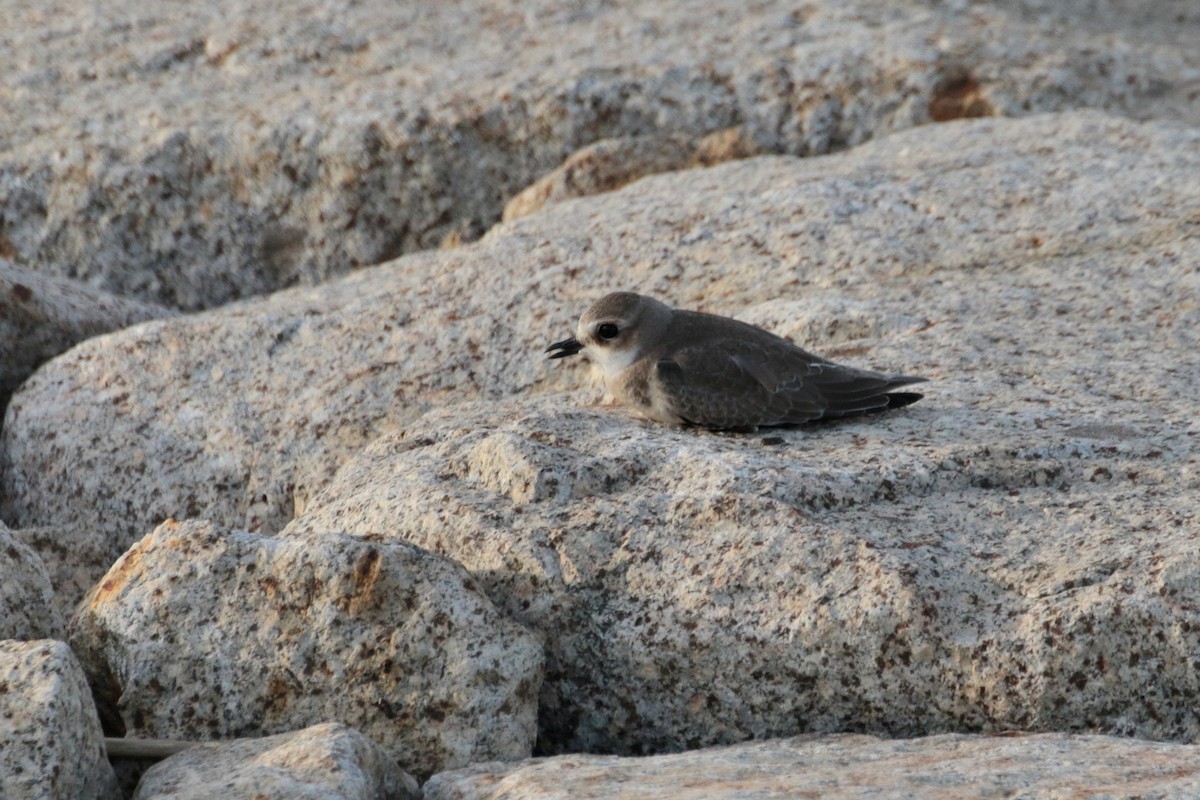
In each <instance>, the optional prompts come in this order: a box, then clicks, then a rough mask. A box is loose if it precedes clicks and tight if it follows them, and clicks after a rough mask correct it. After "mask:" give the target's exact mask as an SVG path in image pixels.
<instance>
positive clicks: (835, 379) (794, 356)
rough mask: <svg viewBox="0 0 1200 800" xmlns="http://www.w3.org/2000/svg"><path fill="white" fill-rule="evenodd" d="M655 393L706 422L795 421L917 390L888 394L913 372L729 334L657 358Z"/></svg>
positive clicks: (853, 410) (882, 404)
mask: <svg viewBox="0 0 1200 800" xmlns="http://www.w3.org/2000/svg"><path fill="white" fill-rule="evenodd" d="M655 377H656V379H657V383H658V386H659V390H660V391H661V392H662V394H663V399H664V400H665V401H666V403H667V404H668V405H669V406H670V408H671V410H672V411H673V412H674V413H675V414H676V415H677V416H679V417H680V418H681V419H683V420H684V421H686V422H690V423H693V424H696V425H703V426H705V427H710V428H754V427H757V426H760V425H796V424H801V423H804V422H812V421H814V420H818V419H823V418H826V417H844V416H849V415H853V414H864V413H869V412H871V411H879V410H883V409H885V408H890V407H894V406H898V405H906V404H907V403H910V402H913V400H915V399H916V398H918V397H919V395H911V394H903V395H890V394H889V392H891V391H893V390H895V389H896V388H898V387H901V386H905V385H908V384H910V383H916V382H918V381H920V380H922V379H921V378H912V377H908V376H899V375H884V374H882V373H878V372H871V371H869V370H862V369H855V368H854V367H846V366H842V365H839V364H833V363H831V362H829V361H826V360H824V359H822V358H819V357H817V356H814V355H812V354H811V353H808V352H806V351H804V350H801V349H800V348H798V347H796V346H794V345H792V344H790V343H786V342H775V341H769V340H768V341H746V340H738V339H729V340H725V341H720V342H707V343H705V344H704V345H702V346H693V347H684V348H681V349H680V350H678V351H676V352H675V353H673V354H671V356H670V357H669V358H663V359H660V360H659V361H658V363H657V364H656V367H655Z"/></svg>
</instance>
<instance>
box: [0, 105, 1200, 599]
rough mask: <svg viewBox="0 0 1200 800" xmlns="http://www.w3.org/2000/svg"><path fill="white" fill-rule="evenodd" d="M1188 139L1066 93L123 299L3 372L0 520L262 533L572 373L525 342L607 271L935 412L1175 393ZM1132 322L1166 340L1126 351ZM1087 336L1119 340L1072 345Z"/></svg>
mask: <svg viewBox="0 0 1200 800" xmlns="http://www.w3.org/2000/svg"><path fill="white" fill-rule="evenodd" d="M1198 152H1200V138H1198V137H1197V135H1196V134H1195V133H1194V132H1189V131H1187V130H1184V129H1181V128H1178V127H1176V126H1173V125H1168V124H1161V123H1145V124H1137V123H1131V122H1128V121H1124V120H1119V119H1114V118H1110V117H1106V116H1104V115H1100V114H1093V113H1077V114H1063V115H1052V116H1043V117H1035V118H1030V119H1025V120H1001V119H992V120H979V121H971V122H963V123H958V124H955V125H940V126H936V127H930V128H924V129H922V130H920V131H913V132H909V133H901V134H896V135H894V136H892V137H888V138H886V139H880V140H877V141H875V142H872V143H870V144H867V145H864V146H862V147H860V148H857V149H856V150H854V151H852V152H848V153H844V154H840V155H837V156H830V157H823V158H811V159H794V158H788V157H778V158H758V159H750V160H746V161H740V162H736V163H732V164H726V165H721V166H717V167H714V168H711V169H706V170H690V171H686V172H679V173H670V174H667V175H660V176H653V177H650V178H646V179H643V180H641V181H639V182H637V183H636V184H633V185H631V186H628V187H626V188H624V189H622V190H620V191H617V192H612V193H609V194H605V195H600V196H596V197H592V198H587V199H585V200H579V201H576V202H572V203H565V204H560V205H557V206H555V207H553V208H550V209H546V210H544V211H542V212H541V213H539V214H537V215H535V216H533V217H529V218H526V219H523V220H519V221H517V222H514V223H511V224H508V225H506V226H503V227H501V228H498V229H497V230H496V231H494V232H493V233H492V234H490V235H489V236H488V237H486V238H485V239H484V240H483V241H481V242H478V243H476V244H474V245H472V246H469V247H463V248H458V249H456V250H452V251H446V252H438V253H425V254H418V255H414V256H410V257H406V258H403V259H400V260H398V261H395V262H393V263H391V264H388V265H385V266H382V267H378V268H375V269H370V270H363V271H360V272H359V273H357V274H355V275H353V276H350V277H347V278H344V279H342V280H339V281H335V282H331V283H329V284H327V285H325V286H322V287H319V288H315V289H298V290H290V291H287V292H281V293H278V294H276V295H273V296H271V297H269V298H265V299H263V300H260V301H254V302H246V303H242V304H239V305H236V306H232V307H230V308H228V309H223V310H220V311H215V312H209V313H205V314H199V315H195V316H190V317H184V318H179V319H172V320H158V321H153V322H148V323H144V324H142V325H139V326H136V327H135V328H133V329H130V330H126V331H122V332H119V333H116V334H113V335H111V336H107V337H103V338H101V339H97V340H92V341H88V342H84V343H82V344H81V345H79V346H77V347H76V348H75V349H73V350H72V351H71V352H70V353H67V354H64V355H63V356H61V357H59V358H58V359H55V360H54V361H52V362H50V363H49V364H47V365H45V366H44V367H43V368H42V369H41V370H39V371H38V373H36V374H35V375H34V376H32V377H31V378H30V379H29V380H28V381H27V382H26V383H25V384H24V385H23V387H22V388H21V390H20V391H19V392H18V393H17V394H16V395H15V396H14V398H13V401H12V403H11V405H10V409H9V412H8V417H7V420H6V423H5V427H4V431H3V434H2V436H3V439H2V440H0V517H2V518H3V519H5V521H7V522H8V523H9V524H10V525H12V526H14V527H20V528H32V527H40V526H50V527H59V528H66V529H72V528H73V529H79V530H83V529H87V530H92V531H98V532H100V533H101V534H103V535H104V536H106V537H108V540H109V547H110V551H109V558H110V559H111V560H115V559H116V558H117V557H118V556H119V555H120V554H121V553H122V552H123V551H124V549H125V548H127V547H128V546H129V545H130V544H132V543H133V542H134V541H136V540H137V539H138V538H139V537H141V536H142V535H144V533H145V532H146V531H147V530H150V529H152V528H153V526H154V525H157V524H158V523H159V522H161V521H162V520H163V519H167V518H172V517H174V518H188V517H198V516H203V517H206V518H210V519H212V520H214V521H215V522H216V523H217V524H219V525H222V526H225V527H231V528H234V527H236V528H245V529H248V530H251V531H254V532H262V533H272V532H275V531H278V530H280V529H281V528H283V527H284V526H285V525H286V524H287V523H288V522H289V521H290V520H291V519H292V518H294V517H295V516H297V515H298V514H299V513H300V512H302V511H303V509H304V507H305V505H306V504H307V502H308V501H309V499H310V498H311V497H313V496H315V495H316V494H317V493H319V492H320V491H321V490H322V488H323V487H324V486H326V485H327V484H328V483H329V481H330V479H331V477H332V476H333V475H334V474H335V472H336V471H337V469H338V468H339V467H340V466H341V465H343V464H344V463H345V462H346V461H347V459H349V458H350V457H351V456H353V455H354V454H355V453H357V452H358V451H359V450H361V448H362V447H363V446H365V445H366V444H367V443H368V442H370V441H371V440H373V439H374V438H376V437H377V436H379V435H380V434H382V433H385V432H387V431H389V430H394V429H397V428H400V427H403V426H405V425H408V424H410V423H412V422H413V420H415V419H416V418H417V417H419V416H420V415H421V414H423V413H425V412H426V411H429V410H431V409H436V408H440V407H444V406H446V405H448V404H453V403H455V402H459V401H463V400H470V399H474V398H487V399H490V400H496V399H500V398H503V397H506V396H510V395H513V394H528V393H534V392H542V391H561V390H565V389H567V388H569V387H572V386H578V385H580V384H581V383H582V381H583V370H582V369H572V368H569V367H564V366H563V365H560V364H558V363H557V362H554V363H553V364H550V365H547V364H546V363H545V362H544V361H543V359H542V357H541V351H542V349H543V348H544V347H545V345H546V344H547V343H548V342H550V341H554V340H556V339H559V338H562V337H563V336H564V335H566V334H567V333H569V332H570V331H571V330H572V329H573V327H574V322H575V320H576V319H577V318H578V315H579V314H580V313H581V311H582V310H583V309H584V308H586V306H587V304H588V303H589V302H591V301H592V300H594V299H596V298H597V297H599V296H601V295H602V294H604V293H605V292H607V291H610V290H613V289H619V288H630V289H636V290H638V291H642V292H645V293H648V294H652V295H655V296H657V297H659V298H661V299H663V300H666V301H668V302H671V303H673V304H676V305H682V306H685V307H694V308H701V309H704V310H709V311H716V312H719V313H724V314H741V315H742V316H744V317H745V318H746V319H747V320H748V321H751V322H754V323H756V324H761V325H765V326H768V327H771V328H772V329H774V330H776V331H777V332H779V333H782V334H785V335H789V336H792V337H794V338H795V339H796V340H797V341H798V342H800V343H801V344H802V345H804V346H806V347H809V348H810V349H814V350H817V351H819V352H822V353H824V354H825V355H829V356H832V357H835V358H840V359H841V360H848V361H851V362H854V363H861V364H862V365H864V366H875V367H879V368H887V369H903V370H905V371H909V372H922V371H923V372H925V373H927V374H929V375H931V376H933V377H943V376H944V377H947V378H950V379H952V380H953V381H956V382H966V383H967V384H968V385H969V386H971V387H972V388H971V390H970V391H969V392H967V393H965V394H964V395H963V396H962V399H961V400H960V401H959V403H960V407H963V408H970V407H972V406H976V405H977V404H978V403H986V402H988V399H989V397H992V396H994V395H996V393H997V392H1000V393H1004V392H1011V391H1018V390H1019V389H1021V388H1024V389H1026V390H1027V391H1028V392H1032V393H1033V394H1032V395H1022V396H1021V397H1022V398H1023V399H1021V401H1020V404H1019V405H1018V408H1030V407H1040V406H1039V405H1037V404H1045V405H1046V406H1047V411H1048V412H1054V413H1061V412H1058V411H1056V409H1058V408H1061V406H1062V403H1063V402H1064V401H1063V399H1062V397H1061V395H1062V394H1063V393H1064V392H1070V393H1076V394H1077V395H1078V396H1077V399H1076V400H1075V401H1074V404H1073V406H1072V407H1073V408H1075V409H1076V410H1075V411H1073V412H1070V413H1072V414H1075V415H1076V416H1078V417H1079V418H1081V419H1084V420H1090V421H1092V422H1095V421H1096V420H1099V422H1097V424H1109V423H1110V422H1111V423H1113V424H1118V423H1119V422H1120V419H1119V416H1120V414H1123V413H1125V412H1124V411H1122V412H1120V414H1118V412H1117V411H1116V409H1117V408H1118V407H1121V408H1125V407H1128V408H1129V409H1131V411H1132V412H1133V413H1135V414H1136V415H1144V414H1146V413H1148V410H1149V409H1154V408H1156V407H1157V404H1159V403H1160V402H1167V403H1175V404H1176V405H1177V404H1178V399H1176V400H1171V399H1170V398H1171V396H1172V395H1171V392H1179V393H1182V394H1180V395H1179V396H1180V397H1182V396H1187V395H1188V394H1189V393H1190V391H1191V389H1190V387H1185V386H1183V385H1181V384H1180V382H1179V381H1180V376H1181V375H1183V374H1185V373H1186V372H1187V371H1186V370H1184V371H1182V372H1180V371H1179V367H1178V366H1177V365H1178V364H1183V363H1188V361H1187V360H1188V359H1189V358H1191V356H1190V354H1191V353H1194V352H1195V341H1194V336H1195V334H1194V331H1195V330H1196V329H1197V327H1198V326H1197V325H1195V324H1193V323H1194V321H1195V318H1196V310H1195V299H1194V298H1195V291H1196V290H1195V283H1196V276H1195V274H1194V272H1192V271H1190V270H1189V269H1188V267H1187V265H1188V263H1189V261H1188V259H1189V258H1192V259H1194V258H1195V256H1194V249H1195V247H1196V238H1195V236H1196V234H1195V232H1196V230H1197V227H1196V225H1197V218H1196V215H1195V213H1194V212H1193V211H1191V209H1195V208H1197V206H1198V204H1200V185H1198V184H1197V182H1196V181H1194V180H1192V179H1191V176H1193V175H1195V174H1196V173H1197V171H1198V170H1200V157H1198V156H1197V153H1198ZM430 276H436V277H435V278H432V279H431V278H430ZM926 325H928V326H929V327H927V328H926V329H925V330H924V331H921V335H920V337H919V338H918V339H916V340H913V343H912V344H908V340H906V339H903V338H900V339H897V343H896V344H895V345H892V347H893V349H891V350H888V349H882V350H874V351H866V350H864V349H863V348H866V347H872V348H873V347H875V345H876V344H877V343H876V342H875V341H874V340H875V339H879V338H884V339H887V338H891V337H893V336H896V335H897V332H904V331H910V330H915V329H917V328H921V327H922V326H926ZM1043 330H1044V331H1045V332H1046V333H1045V335H1044V336H1043V335H1041V334H1042V331H1043ZM1051 332H1053V335H1051ZM1120 340H1124V343H1122V341H1120ZM1146 342H1154V343H1155V345H1154V349H1155V351H1156V352H1163V353H1164V354H1170V355H1164V356H1163V357H1162V359H1161V360H1160V361H1158V362H1153V363H1150V364H1149V365H1148V364H1147V363H1146V359H1145V358H1144V355H1145V352H1146V345H1145V343H1146ZM935 343H936V347H935V346H934V345H935ZM1072 343H1074V344H1076V345H1077V347H1076V348H1070V347H1067V345H1069V344H1072ZM880 344H884V343H880ZM1107 347H1116V348H1118V349H1121V352H1126V353H1130V354H1129V355H1127V356H1124V357H1123V358H1127V359H1128V360H1125V361H1122V360H1120V359H1117V360H1114V361H1111V362H1108V361H1102V360H1099V361H1098V360H1097V359H1095V358H1092V357H1091V356H1092V355H1095V354H1096V353H1098V352H1101V350H1098V349H1097V348H1107ZM896 348H899V349H896ZM1129 348H1139V356H1138V357H1137V359H1136V361H1135V360H1134V357H1133V355H1132V354H1131V353H1132V351H1131V350H1129ZM867 352H870V355H871V360H870V361H866V360H864V359H862V358H861V357H862V356H863V355H865V354H866V353H867ZM1077 353H1084V354H1088V358H1087V359H1085V360H1084V361H1083V362H1080V363H1075V361H1074V359H1075V357H1076V354H1077ZM977 355H978V357H983V358H986V359H990V361H989V362H988V363H991V364H993V367H992V369H994V370H995V371H994V372H986V371H985V372H981V371H980V369H979V368H978V366H977V362H976V358H977ZM922 359H923V360H922ZM1114 365H1120V369H1117V368H1116V366H1114ZM1171 369H1175V370H1176V371H1175V372H1174V373H1171V372H1170V371H1169V370H1171ZM1014 371H1018V372H1017V373H1016V375H1014V374H1010V373H1013V372H1014ZM1017 375H1019V376H1020V377H1019V378H1018V377H1017ZM1159 376H1161V377H1162V378H1163V381H1162V382H1160V381H1158V380H1157V378H1158V377H1159ZM1130 378H1133V379H1136V380H1137V381H1139V382H1140V383H1139V385H1141V386H1143V389H1144V391H1145V394H1144V396H1143V398H1142V400H1143V402H1140V403H1139V402H1136V401H1135V400H1134V399H1132V395H1123V397H1124V400H1122V401H1121V403H1124V405H1121V403H1117V401H1114V400H1113V399H1112V398H1111V397H1109V396H1108V395H1109V394H1111V393H1112V392H1113V391H1116V389H1115V388H1113V387H1119V386H1122V385H1126V384H1128V383H1129V381H1130ZM1020 381H1025V382H1024V383H1020ZM1010 383H1012V386H1010V385H1009V384H1010ZM1018 384H1019V385H1018ZM952 385H957V384H952ZM1071 387H1073V388H1071ZM1168 387H1169V388H1168ZM1035 388H1036V390H1035ZM939 391H944V389H942V390H939ZM1106 393H1107V394H1106ZM1002 396H1005V397H1008V396H1009V395H1004V394H1002ZM1029 397H1036V398H1038V399H1037V400H1031V399H1029ZM1006 402H1007V401H1006ZM1031 404H1034V405H1031ZM1171 407H1175V406H1170V405H1168V406H1167V408H1171ZM999 408H1001V409H1002V410H1003V413H1008V410H1009V406H1008V405H1004V404H1003V403H1002V404H1001V405H1000V406H999ZM919 413H924V412H919ZM943 413H946V412H945V410H944V409H943ZM1089 424H1091V423H1090V422H1089ZM1180 424H1182V425H1184V427H1186V426H1187V425H1191V424H1193V423H1191V422H1187V421H1184V420H1181V421H1180ZM1188 469H1190V468H1188ZM1114 474H1115V473H1114ZM1185 479H1186V476H1185ZM1193 480H1194V479H1193ZM99 577H100V574H96V575H95V576H94V578H93V579H98V578H99Z"/></svg>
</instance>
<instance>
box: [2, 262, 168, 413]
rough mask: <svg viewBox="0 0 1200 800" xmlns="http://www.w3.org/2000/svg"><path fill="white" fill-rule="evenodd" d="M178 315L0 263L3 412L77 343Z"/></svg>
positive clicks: (71, 282)
mask: <svg viewBox="0 0 1200 800" xmlns="http://www.w3.org/2000/svg"><path fill="white" fill-rule="evenodd" d="M174 313H175V312H173V311H171V310H169V309H166V308H162V307H159V306H155V305H152V304H149V303H141V302H137V301H135V300H126V299H124V298H120V297H115V296H113V295H110V294H108V293H106V292H101V291H98V290H96V289H91V288H89V287H87V286H84V285H82V284H79V283H77V282H75V281H71V280H64V279H61V278H54V277H51V276H49V275H44V274H40V273H38V272H34V271H32V270H28V269H22V268H21V267H18V266H17V265H16V264H13V263H12V262H10V261H6V260H4V259H3V258H0V408H2V407H3V406H4V404H5V403H7V401H8V396H9V395H10V394H12V392H13V390H14V389H16V388H17V386H18V385H19V384H20V383H21V381H23V380H25V378H27V377H28V376H29V373H31V372H33V370H34V369H36V368H37V366H38V365H39V364H41V363H42V362H44V361H46V360H48V359H50V358H52V357H54V356H56V355H58V354H59V353H61V352H63V351H65V350H67V349H68V348H70V347H71V346H73V345H75V344H77V343H78V342H80V341H82V340H84V339H86V338H88V337H90V336H96V335H98V334H101V333H107V332H108V331H112V330H116V329H118V328H123V327H125V326H127V325H131V324H133V323H134V322H140V321H142V320H146V319H153V318H155V317H165V316H170V315H173V314H174Z"/></svg>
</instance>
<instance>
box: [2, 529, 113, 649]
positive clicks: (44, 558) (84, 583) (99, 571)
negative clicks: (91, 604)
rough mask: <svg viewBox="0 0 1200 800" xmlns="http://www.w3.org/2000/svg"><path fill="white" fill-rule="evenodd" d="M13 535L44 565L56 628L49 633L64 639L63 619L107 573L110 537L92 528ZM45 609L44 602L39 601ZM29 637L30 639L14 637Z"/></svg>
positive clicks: (67, 616) (30, 531)
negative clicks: (53, 631) (55, 632)
mask: <svg viewBox="0 0 1200 800" xmlns="http://www.w3.org/2000/svg"><path fill="white" fill-rule="evenodd" d="M11 533H12V535H13V536H14V537H15V538H16V539H18V540H20V541H21V542H22V543H23V544H25V545H26V546H27V547H29V549H31V550H33V552H34V553H36V554H37V556H38V558H39V559H41V562H42V564H43V565H44V572H45V573H46V576H47V578H48V579H49V582H50V589H51V596H50V600H49V610H48V612H47V613H50V614H52V615H54V619H57V620H59V622H57V623H55V625H56V626H57V627H52V628H50V630H55V631H58V633H57V634H55V635H56V636H57V637H58V638H63V635H64V634H65V632H66V622H65V621H66V620H68V619H70V618H71V615H72V614H73V613H74V612H75V606H77V605H79V601H80V600H82V599H83V596H84V594H86V593H87V590H88V589H91V588H92V587H93V586H94V585H95V584H96V583H97V582H98V581H99V580H100V579H101V578H102V577H104V573H106V572H108V570H109V567H111V566H112V564H113V561H115V560H116V558H115V557H114V556H113V555H112V554H111V551H112V543H111V540H110V537H108V536H105V535H104V533H103V532H102V531H99V530H97V529H96V528H94V527H91V526H83V527H78V528H65V527H64V528H58V527H53V526H50V527H44V528H19V529H17V530H14V531H11ZM39 602H40V604H41V605H42V606H43V607H45V605H46V602H45V601H44V600H42V601H39ZM16 638H29V637H16Z"/></svg>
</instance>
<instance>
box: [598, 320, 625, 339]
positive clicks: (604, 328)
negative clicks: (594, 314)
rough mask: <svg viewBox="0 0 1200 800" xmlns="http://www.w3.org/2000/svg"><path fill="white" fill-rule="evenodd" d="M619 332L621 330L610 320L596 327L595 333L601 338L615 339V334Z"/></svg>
mask: <svg viewBox="0 0 1200 800" xmlns="http://www.w3.org/2000/svg"><path fill="white" fill-rule="evenodd" d="M620 332H621V331H620V330H619V329H618V328H617V326H616V325H613V324H612V323H611V322H606V323H604V324H603V325H601V326H600V327H598V328H596V335H597V336H599V337H600V338H601V339H615V338H617V334H618V333H620Z"/></svg>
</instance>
